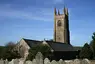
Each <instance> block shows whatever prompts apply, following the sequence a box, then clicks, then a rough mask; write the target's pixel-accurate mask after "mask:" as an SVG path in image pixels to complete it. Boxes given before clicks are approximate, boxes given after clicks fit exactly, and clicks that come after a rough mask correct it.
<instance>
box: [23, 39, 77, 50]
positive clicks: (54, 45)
mask: <svg viewBox="0 0 95 64" xmlns="http://www.w3.org/2000/svg"><path fill="white" fill-rule="evenodd" d="M24 41H25V42H26V43H27V44H28V45H29V46H30V47H35V46H37V45H39V44H41V43H43V41H38V40H30V39H24ZM46 42H47V44H48V45H49V46H50V47H51V48H52V49H53V50H54V51H75V49H74V48H73V46H72V45H69V44H66V43H60V42H54V41H46Z"/></svg>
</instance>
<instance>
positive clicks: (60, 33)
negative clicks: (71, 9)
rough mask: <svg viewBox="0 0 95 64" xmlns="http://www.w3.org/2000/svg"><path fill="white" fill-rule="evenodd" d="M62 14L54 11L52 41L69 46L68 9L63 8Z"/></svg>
mask: <svg viewBox="0 0 95 64" xmlns="http://www.w3.org/2000/svg"><path fill="white" fill-rule="evenodd" d="M63 12H64V14H60V12H59V10H58V13H57V11H56V8H55V9H54V41H55V42H62V43H67V44H70V35H69V20H68V9H67V8H65V7H64V10H63Z"/></svg>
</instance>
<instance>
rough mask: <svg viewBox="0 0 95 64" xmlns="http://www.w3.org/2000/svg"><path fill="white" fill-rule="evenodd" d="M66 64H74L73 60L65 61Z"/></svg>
mask: <svg viewBox="0 0 95 64" xmlns="http://www.w3.org/2000/svg"><path fill="white" fill-rule="evenodd" d="M65 62H66V64H73V61H72V60H65Z"/></svg>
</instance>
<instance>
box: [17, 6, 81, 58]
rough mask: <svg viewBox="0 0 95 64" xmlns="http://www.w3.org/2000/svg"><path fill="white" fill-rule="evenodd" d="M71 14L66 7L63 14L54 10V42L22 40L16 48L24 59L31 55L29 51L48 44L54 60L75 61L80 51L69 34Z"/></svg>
mask: <svg viewBox="0 0 95 64" xmlns="http://www.w3.org/2000/svg"><path fill="white" fill-rule="evenodd" d="M68 17H69V13H68V9H67V8H65V7H64V10H63V14H60V11H59V10H58V11H57V10H56V8H55V9H54V38H53V41H46V40H44V41H38V40H31V39H25V38H22V39H21V40H20V41H19V42H18V43H17V46H16V49H17V50H18V51H19V53H20V54H21V56H22V58H26V57H27V56H28V54H29V52H28V50H29V49H30V48H32V47H35V46H37V45H39V44H46V45H49V46H50V47H51V51H52V52H53V54H54V55H55V56H54V57H53V59H57V60H58V59H74V58H76V57H77V55H78V52H79V50H80V49H75V47H73V46H72V45H71V44H70V32H69V18H68Z"/></svg>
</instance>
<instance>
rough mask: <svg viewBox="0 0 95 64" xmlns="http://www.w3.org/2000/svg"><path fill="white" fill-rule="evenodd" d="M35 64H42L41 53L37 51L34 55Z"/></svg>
mask: <svg viewBox="0 0 95 64" xmlns="http://www.w3.org/2000/svg"><path fill="white" fill-rule="evenodd" d="M35 60H36V63H37V64H43V55H42V53H41V52H38V53H37V54H36V57H35Z"/></svg>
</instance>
